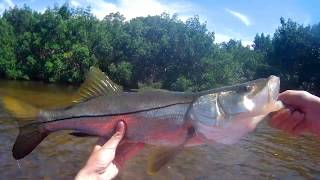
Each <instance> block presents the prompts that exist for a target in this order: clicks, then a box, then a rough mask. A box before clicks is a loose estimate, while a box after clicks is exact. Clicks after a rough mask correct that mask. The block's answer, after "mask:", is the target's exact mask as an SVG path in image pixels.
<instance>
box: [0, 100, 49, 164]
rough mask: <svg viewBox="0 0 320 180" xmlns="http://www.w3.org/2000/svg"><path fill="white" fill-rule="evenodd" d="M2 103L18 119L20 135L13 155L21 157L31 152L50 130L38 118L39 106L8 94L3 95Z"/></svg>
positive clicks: (17, 157)
mask: <svg viewBox="0 0 320 180" xmlns="http://www.w3.org/2000/svg"><path fill="white" fill-rule="evenodd" d="M2 104H3V106H4V107H5V109H6V110H7V111H9V113H10V114H11V115H12V116H13V117H15V118H16V119H17V121H18V124H19V135H18V137H17V139H16V142H15V143H14V145H13V149H12V155H13V157H14V158H15V159H21V158H23V157H25V156H26V155H28V154H29V153H31V151H33V149H34V148H35V147H36V146H37V145H38V144H39V143H40V142H41V141H42V140H43V139H44V138H45V137H46V136H47V135H48V134H49V132H48V131H47V130H46V129H45V128H44V127H43V124H42V123H41V121H38V120H37V119H39V118H38V116H39V113H40V109H39V108H36V107H34V106H32V105H30V104H28V103H25V102H22V101H19V100H17V99H14V98H11V97H8V96H5V97H3V99H2Z"/></svg>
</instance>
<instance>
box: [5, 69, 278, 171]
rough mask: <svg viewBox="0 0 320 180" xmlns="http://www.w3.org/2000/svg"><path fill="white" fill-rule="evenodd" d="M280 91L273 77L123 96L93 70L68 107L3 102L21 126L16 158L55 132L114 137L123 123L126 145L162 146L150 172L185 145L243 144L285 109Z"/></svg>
mask: <svg viewBox="0 0 320 180" xmlns="http://www.w3.org/2000/svg"><path fill="white" fill-rule="evenodd" d="M279 88H280V79H279V78H278V77H276V76H270V77H269V78H264V79H257V80H254V81H249V82H246V83H242V84H237V85H233V86H227V87H222V88H218V89H212V90H207V91H202V92H197V93H184V92H172V91H165V90H143V91H137V92H122V91H121V87H120V86H118V85H116V84H115V83H113V82H112V81H111V80H110V78H108V77H107V76H106V75H105V74H104V73H103V72H101V71H100V70H99V69H97V68H94V67H93V68H90V71H89V73H88V77H87V79H86V80H85V82H84V83H83V85H82V86H81V87H80V88H79V91H78V92H77V93H75V94H74V95H73V96H72V97H70V105H69V106H68V107H63V108H58V109H54V110H45V109H41V108H38V107H34V106H32V105H30V104H28V103H26V102H22V101H20V100H17V99H15V98H12V97H8V96H5V97H3V99H2V100H1V104H2V105H3V106H4V108H5V109H6V110H7V111H8V112H9V113H10V114H11V115H12V116H14V117H15V118H16V119H17V120H18V124H19V126H20V127H19V135H18V137H17V139H16V142H15V144H14V146H13V150H12V152H13V157H14V158H15V159H21V158H23V157H25V156H26V155H28V154H29V153H31V152H32V151H33V149H34V148H36V146H37V145H38V144H39V143H40V142H41V141H42V140H43V139H44V138H45V137H46V136H48V135H49V134H51V133H53V132H55V131H60V130H73V131H75V132H74V133H71V134H73V135H76V136H81V137H83V136H103V137H110V136H111V135H112V134H113V133H114V131H115V127H116V125H117V123H118V122H119V121H120V120H122V121H124V122H125V124H126V134H125V137H124V141H125V142H124V143H126V142H128V143H144V144H151V145H155V146H158V147H159V148H160V150H157V151H155V153H151V155H150V158H149V159H150V161H149V163H148V164H149V165H148V167H149V172H151V174H152V173H154V172H156V171H158V170H159V169H160V168H161V167H162V166H163V165H164V164H165V163H166V162H167V161H169V160H170V159H172V158H173V156H175V155H176V154H177V153H178V152H179V151H181V150H182V149H183V148H184V147H186V146H195V145H201V144H208V143H209V144H214V143H223V144H232V143H236V142H237V141H239V140H240V139H241V138H242V137H243V136H245V135H247V134H248V133H249V132H251V131H252V130H253V129H254V128H255V127H256V126H257V125H258V123H259V122H260V121H262V120H263V118H264V117H265V116H266V115H268V114H269V113H270V112H273V111H277V110H279V109H281V108H283V105H282V104H281V103H280V102H279V101H277V96H278V93H279ZM164 147H166V148H164ZM163 148H164V149H163ZM123 152H124V151H123Z"/></svg>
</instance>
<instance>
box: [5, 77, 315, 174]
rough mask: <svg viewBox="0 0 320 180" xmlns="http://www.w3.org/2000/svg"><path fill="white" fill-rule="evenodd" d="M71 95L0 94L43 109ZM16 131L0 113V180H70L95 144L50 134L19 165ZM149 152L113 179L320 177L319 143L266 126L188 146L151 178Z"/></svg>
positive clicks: (29, 85) (18, 85)
mask: <svg viewBox="0 0 320 180" xmlns="http://www.w3.org/2000/svg"><path fill="white" fill-rule="evenodd" d="M74 91H75V87H72V86H58V85H48V84H45V83H33V82H18V81H0V96H3V95H9V96H13V97H16V98H19V99H22V100H24V101H27V102H31V103H33V104H35V105H37V106H40V107H46V108H54V107H59V106H62V105H65V104H66V102H67V98H68V97H70V95H71V94H72V93H73V92H74ZM17 133H18V129H17V125H16V122H15V120H13V119H12V118H10V116H9V115H8V114H7V113H6V112H4V111H3V110H1V109H0V174H1V178H0V179H46V180H49V179H72V178H73V177H74V176H75V174H76V173H77V171H78V170H79V169H80V168H81V167H82V166H83V164H84V163H85V161H86V160H87V158H88V156H89V154H90V151H91V148H92V146H93V144H94V143H95V141H96V139H94V138H75V137H72V136H70V135H68V132H66V131H65V132H57V133H53V134H52V135H50V136H49V137H47V138H46V139H45V140H44V141H43V142H42V143H41V144H40V145H39V146H38V147H37V148H36V149H35V150H34V151H33V152H32V153H31V154H30V155H28V156H27V157H25V158H24V159H22V160H19V162H17V161H16V160H14V159H13V157H12V155H11V148H12V145H13V143H14V141H15V138H16V135H17ZM152 148H153V147H147V148H145V149H144V150H143V151H142V152H141V153H140V155H138V156H137V157H135V158H133V159H132V160H130V161H128V162H127V164H126V165H125V167H124V168H123V169H121V171H120V174H119V176H118V177H117V179H194V180H206V179H290V180H291V179H320V139H318V138H316V137H313V136H303V137H290V136H288V135H287V134H284V133H281V132H279V131H277V130H274V129H271V128H269V127H268V125H267V124H266V123H264V122H263V123H261V124H259V126H258V128H257V130H256V131H255V132H253V133H251V134H249V135H248V136H247V137H245V138H243V139H242V140H241V141H240V142H239V143H237V144H235V145H232V146H222V145H211V146H207V145H205V146H199V147H192V148H186V149H185V150H184V151H183V152H182V153H180V154H179V155H178V156H177V157H176V158H175V159H174V160H172V161H171V162H170V163H168V164H167V165H166V166H165V167H164V168H163V169H161V171H160V172H159V173H158V174H157V175H155V176H149V175H148V174H147V173H146V171H145V169H146V160H147V156H148V154H149V152H150V151H151V150H152ZM19 165H20V167H19Z"/></svg>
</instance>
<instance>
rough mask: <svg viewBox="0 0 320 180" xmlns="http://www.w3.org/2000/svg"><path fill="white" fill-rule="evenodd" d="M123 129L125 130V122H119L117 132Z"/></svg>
mask: <svg viewBox="0 0 320 180" xmlns="http://www.w3.org/2000/svg"><path fill="white" fill-rule="evenodd" d="M123 128H124V122H123V121H119V122H118V124H117V131H120V130H121V129H123Z"/></svg>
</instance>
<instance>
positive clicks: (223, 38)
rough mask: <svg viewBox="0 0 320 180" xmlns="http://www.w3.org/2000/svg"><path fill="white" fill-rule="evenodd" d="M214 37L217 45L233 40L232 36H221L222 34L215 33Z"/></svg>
mask: <svg viewBox="0 0 320 180" xmlns="http://www.w3.org/2000/svg"><path fill="white" fill-rule="evenodd" d="M214 37H215V42H217V43H222V42H228V41H229V40H230V39H232V37H231V36H229V35H226V34H220V33H215V34H214Z"/></svg>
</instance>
